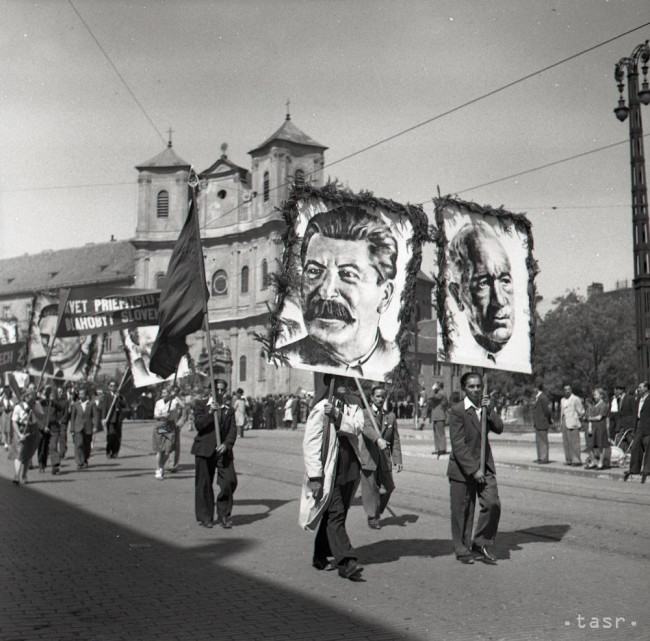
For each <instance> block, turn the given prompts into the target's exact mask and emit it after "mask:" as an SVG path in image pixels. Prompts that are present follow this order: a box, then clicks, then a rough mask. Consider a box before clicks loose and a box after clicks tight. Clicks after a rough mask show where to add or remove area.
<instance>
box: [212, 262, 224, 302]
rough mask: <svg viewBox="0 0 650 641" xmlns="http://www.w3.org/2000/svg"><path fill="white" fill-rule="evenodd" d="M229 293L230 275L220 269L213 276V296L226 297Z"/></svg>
mask: <svg viewBox="0 0 650 641" xmlns="http://www.w3.org/2000/svg"><path fill="white" fill-rule="evenodd" d="M227 293H228V274H226V272H225V271H224V270H223V269H219V270H217V271H216V272H214V274H213V275H212V295H213V296H225V295H226V294H227Z"/></svg>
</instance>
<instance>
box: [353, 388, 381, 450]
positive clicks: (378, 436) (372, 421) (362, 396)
mask: <svg viewBox="0 0 650 641" xmlns="http://www.w3.org/2000/svg"><path fill="white" fill-rule="evenodd" d="M354 382H355V383H356V384H357V389H358V390H359V394H360V395H361V400H362V401H363V406H364V407H365V408H366V412H368V416H370V422H371V423H372V427H373V428H374V430H375V432H376V433H377V438H383V437H382V435H381V432H380V431H379V428H378V427H377V421H376V420H375V415H374V414H373V413H372V409H370V404H369V403H368V399H367V398H366V394H365V392H364V391H363V387H361V383H360V382H359V379H358V378H357V377H356V376H355V377H354Z"/></svg>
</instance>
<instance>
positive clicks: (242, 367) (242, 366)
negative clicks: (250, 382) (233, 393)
mask: <svg viewBox="0 0 650 641" xmlns="http://www.w3.org/2000/svg"><path fill="white" fill-rule="evenodd" d="M245 381H246V357H245V356H240V357H239V382H240V383H243V382H245Z"/></svg>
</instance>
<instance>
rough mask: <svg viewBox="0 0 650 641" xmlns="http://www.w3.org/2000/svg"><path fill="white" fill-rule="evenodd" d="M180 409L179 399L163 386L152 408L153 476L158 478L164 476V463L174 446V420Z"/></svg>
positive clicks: (177, 416)
mask: <svg viewBox="0 0 650 641" xmlns="http://www.w3.org/2000/svg"><path fill="white" fill-rule="evenodd" d="M180 411H181V404H180V401H179V400H178V399H177V398H176V396H175V394H172V392H171V390H170V389H169V388H167V387H165V388H164V389H163V391H162V396H161V397H160V398H159V399H158V401H156V404H155V406H154V409H153V417H154V418H155V419H156V421H157V423H156V424H155V425H154V428H153V448H154V451H155V452H156V473H155V475H154V476H155V478H157V479H160V480H162V479H163V478H165V463H166V462H167V459H168V458H169V455H170V454H171V453H172V452H173V451H174V449H175V446H176V443H175V442H176V436H177V435H176V421H177V420H178V418H179V416H180Z"/></svg>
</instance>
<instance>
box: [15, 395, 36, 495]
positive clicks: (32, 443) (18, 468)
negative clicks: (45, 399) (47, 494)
mask: <svg viewBox="0 0 650 641" xmlns="http://www.w3.org/2000/svg"><path fill="white" fill-rule="evenodd" d="M43 421H44V416H43V408H42V407H41V404H40V403H39V402H38V401H37V400H36V392H35V390H33V389H29V388H28V389H27V390H26V391H25V393H24V394H23V399H22V401H20V403H18V404H17V405H16V407H14V411H13V413H12V415H11V426H12V441H11V450H10V453H9V458H13V459H14V471H15V474H14V479H13V482H14V484H15V485H22V484H25V483H27V470H28V468H29V462H30V461H31V459H32V456H34V452H36V450H37V449H38V444H39V442H40V440H41V432H40V427H41V425H42V424H43Z"/></svg>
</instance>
